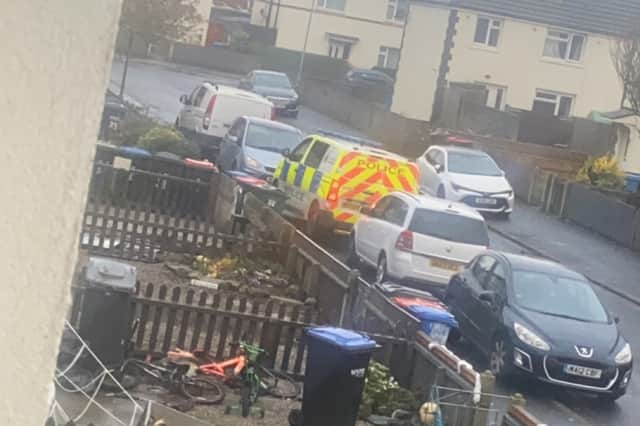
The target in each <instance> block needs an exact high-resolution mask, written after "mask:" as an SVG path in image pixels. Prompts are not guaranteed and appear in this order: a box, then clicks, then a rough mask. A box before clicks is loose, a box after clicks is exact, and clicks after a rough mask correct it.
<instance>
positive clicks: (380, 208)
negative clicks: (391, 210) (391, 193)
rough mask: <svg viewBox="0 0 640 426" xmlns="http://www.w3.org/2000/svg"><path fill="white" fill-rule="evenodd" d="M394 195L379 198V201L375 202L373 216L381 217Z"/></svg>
mask: <svg viewBox="0 0 640 426" xmlns="http://www.w3.org/2000/svg"><path fill="white" fill-rule="evenodd" d="M393 198H394V197H384V198H381V199H380V201H378V202H377V203H376V206H375V207H374V208H373V217H377V218H382V217H383V214H384V211H385V210H386V209H387V206H388V205H389V203H391V200H392V199H393Z"/></svg>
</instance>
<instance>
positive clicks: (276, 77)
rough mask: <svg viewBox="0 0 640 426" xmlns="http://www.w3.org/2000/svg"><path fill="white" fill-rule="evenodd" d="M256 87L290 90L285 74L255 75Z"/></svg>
mask: <svg viewBox="0 0 640 426" xmlns="http://www.w3.org/2000/svg"><path fill="white" fill-rule="evenodd" d="M255 82H256V86H266V87H280V88H283V89H289V88H291V82H290V81H289V77H287V76H286V74H263V73H261V74H256V78H255Z"/></svg>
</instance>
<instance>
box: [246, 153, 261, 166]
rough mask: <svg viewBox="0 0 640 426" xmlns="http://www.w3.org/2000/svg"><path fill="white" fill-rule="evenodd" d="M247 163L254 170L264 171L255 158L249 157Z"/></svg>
mask: <svg viewBox="0 0 640 426" xmlns="http://www.w3.org/2000/svg"><path fill="white" fill-rule="evenodd" d="M245 162H246V163H247V166H249V167H251V168H252V169H262V164H260V162H259V161H258V160H256V159H255V158H251V157H249V156H247V157H246V158H245Z"/></svg>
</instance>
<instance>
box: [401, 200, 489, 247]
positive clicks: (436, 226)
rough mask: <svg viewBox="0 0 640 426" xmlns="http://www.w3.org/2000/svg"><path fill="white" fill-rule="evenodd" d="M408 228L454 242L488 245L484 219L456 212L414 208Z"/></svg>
mask: <svg viewBox="0 0 640 426" xmlns="http://www.w3.org/2000/svg"><path fill="white" fill-rule="evenodd" d="M409 230H410V231H413V232H415V233H417V234H422V235H428V236H430V237H434V238H438V239H441V240H446V241H451V242H454V243H462V244H471V245H475V246H485V247H488V246H489V233H488V231H487V225H486V224H485V223H484V221H482V220H480V219H475V218H472V217H466V216H461V215H459V214H457V213H448V212H443V211H435V210H429V209H416V211H415V213H414V214H413V218H412V219H411V223H410V224H409Z"/></svg>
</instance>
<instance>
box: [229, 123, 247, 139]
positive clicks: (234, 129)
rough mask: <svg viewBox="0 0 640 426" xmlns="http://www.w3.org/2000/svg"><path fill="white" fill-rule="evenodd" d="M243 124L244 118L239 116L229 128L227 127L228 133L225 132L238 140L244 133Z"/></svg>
mask: <svg viewBox="0 0 640 426" xmlns="http://www.w3.org/2000/svg"><path fill="white" fill-rule="evenodd" d="M244 126H245V122H244V118H239V119H237V120H236V122H235V123H233V126H231V128H230V129H229V133H227V134H228V135H229V136H235V137H237V138H238V142H240V139H241V138H242V136H243V133H244Z"/></svg>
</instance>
